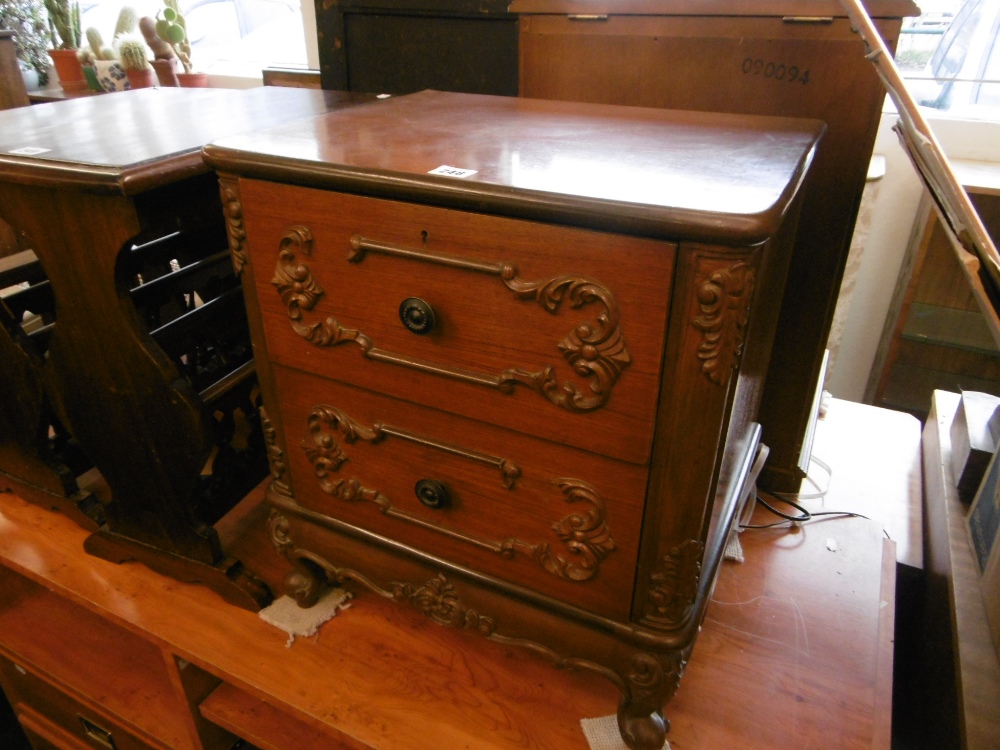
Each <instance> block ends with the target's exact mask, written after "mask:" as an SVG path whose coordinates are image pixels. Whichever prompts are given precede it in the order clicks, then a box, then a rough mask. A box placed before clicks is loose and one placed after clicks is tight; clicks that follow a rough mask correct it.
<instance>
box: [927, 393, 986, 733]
mask: <svg viewBox="0 0 1000 750" xmlns="http://www.w3.org/2000/svg"><path fill="white" fill-rule="evenodd" d="M958 401H959V397H958V394H955V393H947V392H944V391H936V392H935V393H934V396H933V404H932V408H931V412H930V416H929V417H928V420H927V424H926V426H925V427H924V432H923V454H924V486H925V502H926V518H927V524H928V544H927V573H928V581H927V591H928V604H927V606H928V623H929V626H928V629H926V630H925V633H924V639H925V641H926V643H927V644H928V648H929V649H930V650H931V652H930V657H931V663H932V664H944V670H943V671H944V673H945V675H944V676H945V677H946V679H943V680H939V681H938V680H936V681H935V685H936V687H937V691H936V693H935V695H936V696H937V699H936V701H935V702H936V703H937V702H938V701H940V702H941V703H943V702H945V701H949V702H953V703H954V706H953V708H954V709H955V710H956V711H957V717H958V724H959V727H960V729H961V733H962V739H963V744H962V747H963V748H965V749H966V750H992V749H993V748H996V747H998V746H1000V659H998V655H997V651H996V649H995V648H994V646H993V640H992V637H991V634H990V629H989V624H988V623H987V620H986V610H985V607H984V606H983V600H982V593H981V590H980V586H979V571H978V567H977V565H976V562H975V558H974V557H973V552H972V549H971V547H970V545H969V537H968V533H967V531H966V524H965V513H966V509H965V506H964V505H963V504H962V502H961V501H960V500H959V498H958V492H957V490H956V489H955V481H954V476H953V474H952V469H951V423H952V420H953V418H954V415H955V411H956V410H957V409H958ZM942 647H943V648H944V649H945V650H946V651H947V652H948V653H946V654H944V655H943V656H942V654H940V653H937V649H940V648H942ZM948 657H950V658H948ZM952 660H953V661H952ZM949 662H951V663H952V664H953V670H954V673H953V678H954V681H953V682H950V680H949V679H947V673H948V672H949V671H950V670H949V669H948V667H949ZM939 676H940V675H939ZM949 682H950V684H949ZM956 693H957V694H956ZM932 708H933V709H934V710H939V711H940V710H943V709H942V707H940V706H933V707H932ZM933 724H934V722H932V725H933ZM934 728H935V729H936V728H937V727H934Z"/></svg>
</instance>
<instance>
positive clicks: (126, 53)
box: [118, 37, 150, 70]
mask: <svg viewBox="0 0 1000 750" xmlns="http://www.w3.org/2000/svg"><path fill="white" fill-rule="evenodd" d="M147 49H148V48H147V47H146V45H145V44H144V43H143V42H142V41H140V40H139V39H137V38H134V37H125V38H122V40H121V43H120V44H119V45H118V56H119V57H120V58H121V61H122V67H123V68H125V70H146V69H147V68H149V67H150V64H149V57H148V56H147V54H146V50H147Z"/></svg>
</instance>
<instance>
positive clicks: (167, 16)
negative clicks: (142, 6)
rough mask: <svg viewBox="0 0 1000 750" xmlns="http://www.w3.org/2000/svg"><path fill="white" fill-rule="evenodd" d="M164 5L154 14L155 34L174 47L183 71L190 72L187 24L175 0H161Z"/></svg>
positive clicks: (189, 46)
mask: <svg viewBox="0 0 1000 750" xmlns="http://www.w3.org/2000/svg"><path fill="white" fill-rule="evenodd" d="M163 3H164V5H165V6H166V7H165V8H163V10H161V11H160V12H159V13H157V14H156V34H157V36H159V37H160V39H162V40H163V41H165V42H166V43H167V44H169V45H170V46H171V47H173V48H174V51H175V52H176V53H177V57H178V58H180V61H181V64H182V65H183V66H184V72H185V73H190V72H191V44H190V43H189V42H188V37H187V24H186V23H185V21H184V16H182V15H181V11H180V8H179V7H178V5H177V0H163Z"/></svg>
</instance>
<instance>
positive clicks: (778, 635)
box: [0, 407, 919, 750]
mask: <svg viewBox="0 0 1000 750" xmlns="http://www.w3.org/2000/svg"><path fill="white" fill-rule="evenodd" d="M852 411H853V409H852ZM834 413H835V414H836V411H835V412H834ZM887 415H888V416H887ZM853 419H855V420H857V427H856V430H855V431H853V434H856V433H857V432H858V431H860V430H865V431H866V432H868V433H874V432H876V431H877V432H880V434H881V435H882V443H883V444H884V445H885V446H887V447H886V450H887V451H888V452H889V453H893V454H896V453H898V454H899V455H898V457H897V458H898V459H899V460H898V461H884V462H883V467H884V470H883V471H878V472H876V473H879V474H881V475H882V476H881V479H882V480H884V483H885V488H886V490H885V491H886V493H889V494H890V495H891V496H886V497H885V498H884V500H885V501H886V502H887V503H889V504H893V503H902V504H905V503H906V502H908V501H909V498H910V495H911V494H912V492H913V491H914V487H913V485H912V482H911V478H910V476H909V474H908V472H907V471H902V470H901V468H900V467H903V466H908V465H909V461H910V460H912V459H913V456H912V452H913V450H915V449H918V448H919V446H916V447H914V445H913V444H912V441H911V440H910V439H909V437H908V433H909V432H910V428H911V427H913V429H917V430H918V433H919V427H917V426H914V425H910V424H909V423H903V422H900V421H899V420H896V419H894V418H892V413H883V410H879V409H874V408H872V407H863V408H862V409H860V410H859V411H858V412H857V413H856V414H855V415H854V416H853ZM831 424H832V423H831ZM824 429H825V427H824V425H822V424H821V426H820V430H821V432H822V431H823V430H824ZM846 442H847V443H849V442H850V441H846ZM828 448H829V451H828V452H827V454H826V456H825V459H826V460H827V461H828V462H830V463H831V464H832V465H833V466H834V470H835V478H840V477H851V476H856V472H855V471H854V470H853V467H852V466H851V464H850V462H849V461H840V460H839V458H840V456H839V452H840V451H839V449H840V448H846V446H845V444H844V441H837V442H836V444H835V445H834V444H828ZM845 455H847V456H848V457H850V451H849V450H845ZM890 474H895V475H896V478H897V481H895V482H893V481H891V479H890V476H889V475H890ZM916 491H917V493H918V494H919V484H918V485H917V487H916ZM257 496H259V491H258V493H255V495H251V497H250V498H248V500H247V501H246V502H245V503H244V506H245V507H246V508H250V512H249V513H248V514H247V515H246V516H245V517H243V518H242V520H241V521H240V522H239V523H238V524H237V523H235V522H234V525H232V526H230V527H229V528H224V529H222V531H224V532H226V533H229V534H232V535H234V536H237V537H239V539H240V544H238V545H237V553H238V554H239V555H240V556H241V559H244V560H247V561H248V562H249V563H250V564H251V565H253V566H254V567H255V568H256V569H257V570H266V577H268V579H269V583H270V582H272V581H273V582H275V583H276V582H277V580H279V579H280V577H281V575H283V573H284V570H283V569H281V568H280V567H279V562H278V558H277V555H276V554H275V553H274V552H273V549H271V547H270V544H269V543H267V542H265V540H264V539H265V534H264V533H263V528H262V525H263V524H262V521H263V515H264V511H263V509H262V508H259V507H257V508H254V507H253V503H254V501H255V499H256V497H257ZM827 506H828V509H831V510H833V509H836V508H834V507H833V503H832V500H831V499H828V500H827ZM756 518H757V519H758V520H759V521H761V522H764V521H766V520H767V517H766V516H765V515H764V513H763V512H761V511H758V512H757V514H756ZM84 536H85V532H83V531H81V530H80V529H79V528H77V527H76V526H74V525H73V524H72V523H70V522H69V521H67V519H65V518H63V517H62V516H60V515H58V514H56V513H51V512H48V511H45V510H43V509H40V508H38V507H37V506H34V505H29V504H27V503H25V502H23V501H22V500H20V499H19V498H17V497H16V496H14V495H11V494H0V562H2V563H3V564H5V565H7V566H8V567H10V568H12V569H14V570H15V571H18V572H20V573H21V574H23V575H26V576H28V577H29V578H32V579H34V580H36V581H39V582H41V583H42V584H43V585H45V586H46V587H48V588H50V589H52V590H54V591H56V592H57V593H59V594H62V595H64V596H67V597H68V598H70V599H72V600H74V601H76V602H77V603H79V604H82V605H83V606H85V607H87V608H89V609H91V610H93V611H95V612H97V613H99V614H101V615H102V616H104V617H107V618H109V619H111V620H112V621H114V622H116V623H118V624H119V625H122V626H124V627H126V628H128V629H130V630H132V631H135V632H137V633H139V634H140V635H142V636H143V637H145V638H147V639H149V640H151V641H152V642H154V643H156V644H157V645H160V646H161V647H164V648H168V649H170V650H172V651H173V652H174V653H176V654H178V655H180V656H181V657H183V658H185V659H187V660H188V661H191V662H193V663H195V664H197V665H199V666H201V667H203V668H204V669H206V670H208V671H210V672H212V673H214V674H216V675H218V676H219V677H222V678H223V679H225V680H227V681H228V682H230V683H231V684H233V685H236V686H237V687H239V688H240V689H242V690H243V691H245V692H246V693H248V694H250V695H253V696H255V697H257V698H260V699H265V700H267V701H268V702H270V703H271V704H273V705H282V704H284V707H285V710H287V711H290V712H291V713H292V714H293V715H295V716H296V717H297V718H298V719H300V720H302V721H303V722H304V723H306V724H308V725H310V726H313V727H325V728H327V730H328V731H330V732H332V733H333V735H334V736H337V737H339V738H340V739H341V740H342V741H343V742H345V743H347V746H350V747H366V746H370V747H382V748H393V749H394V750H395V749H396V748H425V747H433V748H436V749H440V750H446V749H447V748H468V747H475V748H529V747H532V748H535V747H537V748H559V749H560V750H561V749H562V748H567V749H568V748H585V747H586V741H585V739H584V737H583V735H582V732H581V731H580V729H579V724H578V721H579V719H581V718H585V717H595V716H604V715H608V714H612V713H613V712H614V710H615V707H616V706H615V704H616V691H615V689H614V688H613V687H612V686H611V685H610V684H609V683H605V682H603V681H602V680H600V679H598V678H596V677H591V676H589V675H582V674H571V673H567V672H561V671H557V670H555V669H553V668H551V667H550V666H548V664H546V663H543V662H542V661H540V660H539V659H537V658H536V657H534V656H531V655H528V654H525V653H521V652H518V651H513V650H508V649H506V648H504V647H501V646H498V645H497V644H492V643H489V642H485V641H483V640H482V639H479V638H478V637H476V636H473V635H470V634H467V633H457V632H454V631H451V630H448V629H446V628H443V627H441V626H438V625H436V624H434V623H431V622H429V621H427V620H426V619H424V618H423V617H422V616H421V615H419V614H417V613H416V612H414V611H412V610H409V609H407V608H403V607H399V606H396V605H393V604H391V603H389V602H385V601H382V600H378V599H377V598H376V597H374V596H373V595H364V594H362V595H361V596H359V597H358V598H357V599H356V600H355V601H354V603H353V606H352V607H351V608H350V609H349V610H347V611H345V612H342V613H340V614H339V615H337V617H335V618H334V619H333V620H331V621H330V622H328V623H327V624H326V625H324V626H323V628H322V629H321V631H320V634H319V636H318V637H317V638H315V639H311V638H310V639H299V640H298V641H296V642H295V643H294V644H293V645H292V647H291V648H287V649H286V648H285V635H284V633H282V632H280V631H278V630H277V629H275V628H273V627H271V626H270V625H267V624H266V623H264V622H263V621H261V620H260V619H259V618H258V617H257V616H256V615H254V614H252V613H250V612H247V611H244V610H240V609H236V608H234V607H231V606H228V605H225V604H224V603H223V602H222V601H221V600H220V599H219V597H218V596H217V595H216V594H214V593H213V592H211V591H209V590H207V589H203V588H200V587H197V586H191V585H187V584H182V583H178V582H176V581H172V580H169V579H166V578H163V577H161V576H159V575H157V574H155V573H153V572H151V571H149V570H148V569H146V568H145V567H143V566H141V565H136V564H125V565H121V566H117V565H114V564H111V563H108V562H106V561H103V560H99V559H95V558H92V557H89V556H87V555H86V554H84V552H83V550H82V541H83V538H84ZM742 540H743V546H744V550H745V553H746V562H745V563H743V564H737V563H726V564H724V566H723V570H722V572H721V574H720V577H719V581H718V585H717V587H716V591H715V596H714V598H713V601H712V603H711V605H710V606H709V610H708V616H707V619H706V622H705V625H704V629H703V632H702V634H701V636H700V637H699V640H698V642H697V645H696V647H695V650H694V654H693V656H692V659H691V662H690V664H689V665H688V671H687V675H686V676H685V677H684V680H683V681H682V683H681V688H680V691H679V692H678V694H677V697H676V698H675V700H674V701H673V703H672V704H671V706H670V711H669V718H670V719H671V721H672V729H671V731H670V734H669V739H670V742H671V746H672V747H673V748H674V750H687V749H689V748H690V749H693V748H720V747H726V748H729V747H740V748H783V749H784V748H816V747H831V746H834V747H838V748H862V747H863V748H870V747H889V716H890V711H889V705H890V702H891V683H892V632H893V611H894V610H893V586H894V582H895V552H896V550H895V544H894V543H893V542H891V541H888V540H886V538H885V536H884V534H883V530H882V524H881V523H878V522H875V521H869V520H865V519H860V518H838V519H832V520H824V521H822V522H818V523H814V524H809V525H806V526H804V527H802V528H800V529H797V530H794V531H788V530H786V529H771V530H764V531H746V532H744V533H743V535H742ZM266 560H270V561H271V564H270V565H269V566H268V565H267V564H266V563H265V562H264V561H266Z"/></svg>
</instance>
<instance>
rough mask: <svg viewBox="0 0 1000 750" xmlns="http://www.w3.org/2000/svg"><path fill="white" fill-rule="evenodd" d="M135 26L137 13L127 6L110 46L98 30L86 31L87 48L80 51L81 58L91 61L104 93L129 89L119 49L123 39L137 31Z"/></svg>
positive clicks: (119, 13) (120, 12) (118, 21)
mask: <svg viewBox="0 0 1000 750" xmlns="http://www.w3.org/2000/svg"><path fill="white" fill-rule="evenodd" d="M135 26H136V13H135V11H134V10H133V9H132V8H129V7H128V6H126V7H124V8H122V9H121V10H120V11H119V12H118V20H117V22H116V23H115V30H114V33H112V35H111V44H110V45H107V44H105V43H104V37H103V36H102V35H101V32H100V31H98V30H97V29H95V28H93V27H90V28H88V29H87V31H86V37H87V47H83V48H81V49H80V58H81V61H83V60H90V61H91V64H92V65H93V66H94V69H95V71H96V73H97V79H98V81H99V82H100V85H101V88H102V89H103V90H104V91H122V90H124V89H126V88H128V77H127V76H126V74H125V68H124V66H122V64H121V62H120V61H119V60H118V51H117V47H118V44H119V43H120V41H121V40H122V38H123V37H125V36H126V35H129V34H131V33H132V32H134V31H135Z"/></svg>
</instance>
